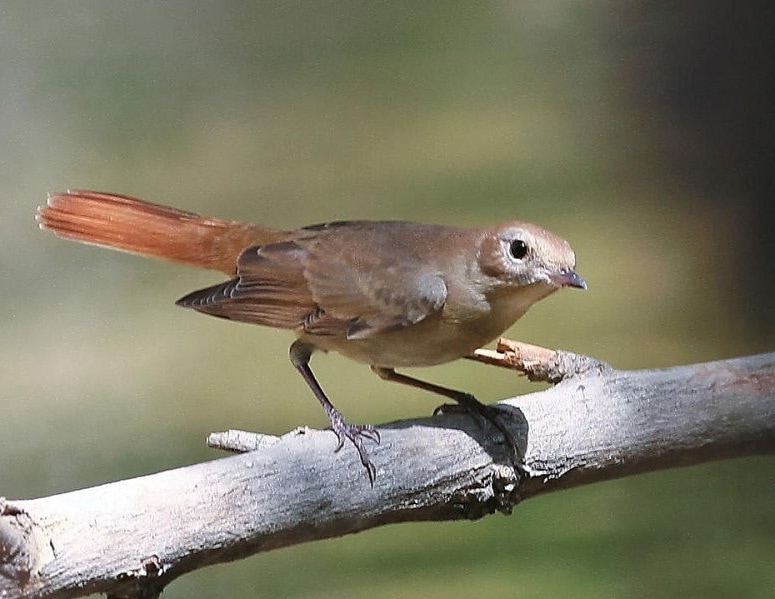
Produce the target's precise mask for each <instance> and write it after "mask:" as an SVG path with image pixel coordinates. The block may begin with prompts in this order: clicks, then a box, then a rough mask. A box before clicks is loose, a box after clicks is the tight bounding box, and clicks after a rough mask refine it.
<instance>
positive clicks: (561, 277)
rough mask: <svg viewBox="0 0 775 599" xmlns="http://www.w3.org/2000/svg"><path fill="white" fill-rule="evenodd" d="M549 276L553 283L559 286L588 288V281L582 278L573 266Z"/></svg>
mask: <svg viewBox="0 0 775 599" xmlns="http://www.w3.org/2000/svg"><path fill="white" fill-rule="evenodd" d="M549 278H550V279H551V280H552V283H554V284H555V285H557V286H558V287H577V288H578V289H586V288H587V283H586V281H585V280H584V279H582V278H581V277H580V276H579V275H578V274H577V273H576V271H575V270H573V269H572V268H568V269H564V270H559V271H555V272H552V273H549Z"/></svg>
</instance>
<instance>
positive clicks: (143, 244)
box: [36, 190, 289, 275]
mask: <svg viewBox="0 0 775 599" xmlns="http://www.w3.org/2000/svg"><path fill="white" fill-rule="evenodd" d="M36 220H37V221H38V223H39V224H40V227H41V229H48V230H50V231H53V232H54V233H55V234H56V235H58V236H60V237H64V238H66V239H75V240H78V241H81V242H83V243H90V244H95V245H100V246H104V247H108V248H112V249H116V250H121V251H124V252H130V253H134V254H140V255H143V256H152V257H155V258H162V259H165V260H171V261H174V262H182V263H184V264H190V265H192V266H198V267H200V268H208V269H213V270H219V271H221V272H224V273H226V274H228V275H233V274H234V273H235V271H236V266H237V257H238V256H239V254H240V253H241V252H242V250H244V249H245V248H247V247H250V246H253V245H263V244H267V243H272V242H276V241H282V240H283V239H286V238H287V237H288V235H289V234H288V233H287V232H285V231H280V230H277V229H272V228H270V227H265V226H263V225H256V224H251V223H242V222H237V221H229V220H222V219H219V218H210V217H207V216H200V215H199V214H194V213H193V212H186V211H183V210H178V209H176V208H170V207H167V206H162V205H159V204H152V203H150V202H145V201H143V200H138V199H136V198H131V197H127V196H121V195H116V194H111V193H102V192H97V191H81V190H71V191H67V192H62V193H51V194H49V196H48V203H47V205H45V206H40V207H38V212H37V215H36Z"/></svg>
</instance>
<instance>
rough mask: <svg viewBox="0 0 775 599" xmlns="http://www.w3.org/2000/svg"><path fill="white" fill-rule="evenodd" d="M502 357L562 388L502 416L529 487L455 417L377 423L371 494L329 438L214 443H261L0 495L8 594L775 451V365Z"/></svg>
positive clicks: (519, 401) (164, 578) (152, 576)
mask: <svg viewBox="0 0 775 599" xmlns="http://www.w3.org/2000/svg"><path fill="white" fill-rule="evenodd" d="M525 347H527V346H525ZM518 349H519V348H518ZM521 349H525V348H524V347H523V348H521ZM500 350H502V351H499V352H497V353H499V354H502V355H500V356H498V355H495V354H488V353H486V352H485V353H483V354H481V353H480V354H478V355H477V356H476V357H474V359H477V360H480V361H487V362H493V361H495V362H497V361H499V360H500V361H501V362H503V361H508V360H512V361H513V362H514V363H516V364H517V365H518V366H519V365H520V364H521V366H522V367H523V368H522V369H523V370H525V371H526V372H527V373H528V375H529V376H531V377H532V378H539V379H544V380H560V379H562V380H561V382H560V383H559V384H557V385H556V386H555V387H552V388H550V389H547V390H545V391H542V392H539V393H533V394H529V395H525V396H521V397H518V398H514V399H510V400H508V401H504V402H501V403H500V404H499V406H500V407H501V409H502V410H503V413H504V418H505V419H507V420H508V422H509V424H510V426H511V428H512V430H513V432H514V435H515V437H516V438H517V439H518V440H519V442H520V444H521V445H522V448H523V452H524V455H525V467H526V472H527V476H525V477H524V478H523V479H522V480H520V479H519V478H518V477H517V475H516V474H515V471H514V469H513V468H512V467H511V466H510V465H509V464H508V463H507V461H506V459H507V458H506V455H505V454H506V452H505V450H504V448H503V447H502V446H501V444H500V442H499V441H500V439H499V437H498V434H497V431H494V430H492V429H487V430H485V431H482V430H481V429H480V428H478V426H477V424H476V423H474V422H472V421H471V420H470V419H469V418H468V417H466V416H464V415H459V414H445V415H442V416H436V417H432V418H423V419H418V420H407V421H402V422H395V423H392V424H388V425H385V426H382V427H380V428H379V431H380V434H381V436H382V443H381V444H380V445H379V446H372V447H371V448H370V450H371V455H372V458H373V461H374V464H375V465H376V466H377V480H376V483H375V485H374V487H373V488H372V487H371V486H370V485H369V482H368V478H367V477H366V475H365V473H364V472H363V469H362V467H361V465H360V462H359V461H358V459H357V455H356V454H355V452H354V451H350V450H349V448H347V447H345V449H343V450H342V451H341V452H339V453H336V454H335V453H333V450H334V447H335V446H336V439H335V437H334V435H332V434H331V433H330V432H329V431H313V430H307V429H300V430H297V431H293V432H292V433H289V434H287V435H284V436H283V437H280V438H276V437H270V436H266V435H253V434H250V433H240V432H231V433H229V434H228V435H227V436H226V437H223V436H222V437H220V438H219V437H213V438H211V442H213V443H216V444H218V445H220V446H224V447H229V448H231V449H237V450H245V449H246V448H251V447H258V449H257V450H256V451H250V452H249V453H242V454H240V455H236V456H231V457H228V458H224V459H220V460H215V461H212V462H206V463H202V464H197V465H194V466H189V467H186V468H180V469H176V470H170V471H166V472H160V473H158V474H152V475H150V476H144V477H141V478H135V479H130V480H124V481H119V482H115V483H110V484H106V485H102V486H99V487H94V488H90V489H83V490H80V491H73V492H70V493H64V494H61V495H54V496H51V497H43V498H39V499H32V500H23V501H6V500H2V499H0V597H36V598H42V597H47V598H54V597H56V598H60V597H77V596H82V595H86V594H89V593H96V592H107V593H110V594H111V596H113V597H155V596H157V595H158V593H159V592H161V589H163V588H164V586H165V585H167V584H169V582H170V581H172V580H173V579H174V578H176V577H178V576H180V575H181V574H184V573H185V572H188V571H190V570H193V569H196V568H200V567H202V566H205V565H208V564H214V563H218V562H224V561H229V560H234V559H238V558H241V557H244V556H247V555H250V554H253V553H256V552H259V551H268V550H271V549H275V548H278V547H283V546H287V545H293V544H296V543H301V542H305V541H311V540H315V539H323V538H328V537H334V536H340V535H344V534H348V533H354V532H358V531H361V530H364V529H367V528H371V527H375V526H380V525H383V524H389V523H393V522H406V521H420V520H454V519H462V518H478V517H481V516H483V515H486V514H489V513H493V512H496V511H500V512H505V513H508V512H510V511H511V509H512V507H513V506H514V505H515V504H516V503H517V502H518V501H520V500H521V499H527V498H530V497H533V496H536V495H539V494H541V493H546V492H549V491H554V490H557V489H561V488H567V487H572V486H577V485H582V484H588V483H591V482H594V481H599V480H605V479H611V478H616V477H620V476H626V475H630V474H636V473H641V472H645V471H648V470H656V469H663V468H670V467H674V466H683V465H689V464H696V463H699V462H705V461H710V460H716V459H722V458H730V457H741V456H748V455H753V454H762V453H775V401H774V400H773V397H774V396H775V353H772V354H765V355H759V356H751V357H747V358H738V359H733V360H725V361H720V362H715V363H708V364H696V365H692V366H683V367H676V368H669V369H663V370H641V371H616V370H613V369H611V368H610V367H608V366H606V365H604V364H602V363H599V362H596V361H594V360H592V359H590V358H585V357H583V356H575V355H574V354H567V353H566V352H553V353H552V352H551V350H545V351H550V353H549V354H544V355H542V356H540V357H539V358H536V357H535V355H533V354H530V353H529V352H528V353H523V354H520V355H521V358H520V357H517V358H515V357H514V355H511V356H508V352H509V351H510V350H509V349H508V347H506V346H501V347H500ZM520 351H521V350H520ZM526 351H527V350H526ZM181 523H184V525H181ZM119 540H120V542H119Z"/></svg>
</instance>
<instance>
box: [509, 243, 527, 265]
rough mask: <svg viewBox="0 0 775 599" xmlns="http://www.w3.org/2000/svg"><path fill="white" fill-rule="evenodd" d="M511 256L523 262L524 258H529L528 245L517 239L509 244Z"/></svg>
mask: <svg viewBox="0 0 775 599" xmlns="http://www.w3.org/2000/svg"><path fill="white" fill-rule="evenodd" d="M509 254H511V256H512V258H516V259H517V260H522V258H524V257H525V256H527V244H526V243H525V242H524V241H522V240H521V239H515V240H514V241H512V242H511V243H510V244H509Z"/></svg>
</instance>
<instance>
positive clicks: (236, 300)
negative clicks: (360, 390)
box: [178, 222, 447, 339]
mask: <svg viewBox="0 0 775 599" xmlns="http://www.w3.org/2000/svg"><path fill="white" fill-rule="evenodd" d="M403 224H404V223H389V224H388V225H389V228H390V227H392V228H394V229H395V230H389V231H388V233H387V234H385V230H384V228H383V229H382V230H378V229H379V226H378V225H379V224H378V223H363V222H348V223H332V224H328V225H320V226H316V227H310V228H307V229H302V230H301V231H300V233H299V236H298V238H297V239H295V240H293V241H287V242H282V243H275V244H270V245H265V246H257V247H251V248H248V249H246V250H245V251H244V252H243V253H242V255H241V256H240V258H239V260H238V264H237V275H238V276H237V278H235V279H232V280H231V281H228V282H226V283H223V284H221V285H216V286H214V287H209V288H207V289H202V290H200V291H195V292H194V293H191V294H189V295H187V296H186V297H184V298H182V299H180V300H178V304H179V305H183V306H187V307H191V308H194V309H196V310H199V311H201V312H206V313H208V314H212V315H214V316H221V317H224V318H230V319H232V320H240V321H243V322H251V323H256V324H262V325H266V326H272V327H278V328H289V329H298V330H303V331H305V332H306V333H308V334H312V335H346V336H347V337H349V338H351V339H359V338H365V337H368V336H370V335H372V334H373V333H376V332H379V331H384V330H388V329H393V328H398V327H402V326H408V325H411V324H415V323H417V322H420V321H421V320H423V319H424V318H426V317H428V316H429V315H431V314H433V313H435V312H437V311H439V310H440V309H441V308H442V307H443V305H444V302H445V300H446V296H447V288H446V285H445V283H444V280H443V279H442V278H441V276H440V275H439V274H438V273H436V272H434V271H433V270H432V269H431V268H429V267H428V265H427V264H424V263H423V262H422V261H421V260H419V259H418V256H416V255H415V254H414V252H412V250H411V247H412V243H410V241H411V240H410V239H408V238H407V235H410V234H411V233H412V231H411V230H410V229H411V227H412V225H408V227H409V229H407V230H406V231H403V230H402V227H401V225H403ZM375 225H377V228H375ZM375 233H376V234H375Z"/></svg>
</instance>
